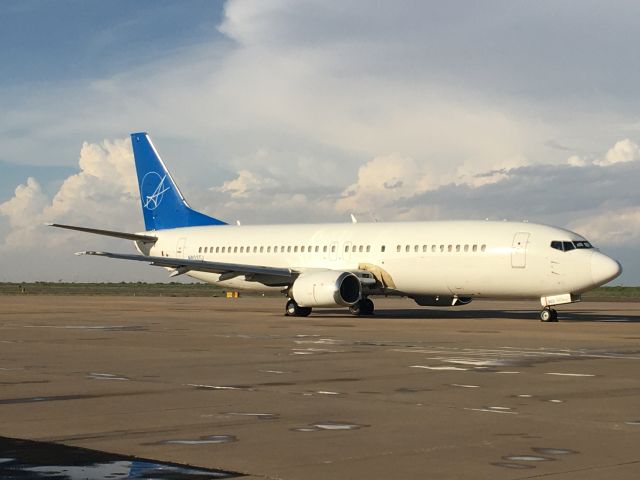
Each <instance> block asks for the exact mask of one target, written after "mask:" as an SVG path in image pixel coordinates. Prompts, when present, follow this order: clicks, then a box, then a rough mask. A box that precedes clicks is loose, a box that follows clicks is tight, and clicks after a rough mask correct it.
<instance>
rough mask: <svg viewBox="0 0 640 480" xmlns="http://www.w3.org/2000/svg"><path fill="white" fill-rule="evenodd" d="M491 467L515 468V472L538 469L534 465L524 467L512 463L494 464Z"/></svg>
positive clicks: (520, 464)
mask: <svg viewBox="0 0 640 480" xmlns="http://www.w3.org/2000/svg"><path fill="white" fill-rule="evenodd" d="M491 465H494V466H496V467H504V468H513V469H514V470H526V469H530V468H536V467H534V466H533V465H523V464H522V463H512V462H493V463H491Z"/></svg>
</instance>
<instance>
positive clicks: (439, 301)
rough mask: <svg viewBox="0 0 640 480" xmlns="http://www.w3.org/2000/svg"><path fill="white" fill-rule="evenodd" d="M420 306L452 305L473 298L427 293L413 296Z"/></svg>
mask: <svg viewBox="0 0 640 480" xmlns="http://www.w3.org/2000/svg"><path fill="white" fill-rule="evenodd" d="M413 299H414V300H415V302H416V303H417V304H418V305H420V306H421V307H453V306H455V305H467V304H468V303H471V300H473V299H472V298H471V297H457V296H456V297H453V296H447V295H428V296H424V297H413Z"/></svg>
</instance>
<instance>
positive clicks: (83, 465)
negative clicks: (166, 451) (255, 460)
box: [0, 437, 244, 480]
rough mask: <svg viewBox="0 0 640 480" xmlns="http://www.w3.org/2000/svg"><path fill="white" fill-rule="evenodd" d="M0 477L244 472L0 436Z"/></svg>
mask: <svg viewBox="0 0 640 480" xmlns="http://www.w3.org/2000/svg"><path fill="white" fill-rule="evenodd" d="M0 451H1V452H3V453H2V455H3V458H0V478H7V479H10V478H16V479H18V478H24V479H32V480H37V479H52V480H103V479H113V478H122V479H125V478H126V479H132V480H133V479H145V478H146V479H150V478H155V479H163V480H196V479H198V480H203V479H213V478H234V477H241V476H244V475H243V474H240V473H235V472H227V471H224V470H212V469H205V468H199V467H190V466H188V465H179V464H175V463H165V462H159V461H155V460H148V459H141V458H137V457H129V456H125V455H116V454H111V453H106V452H101V451H98V450H88V449H85V448H78V447H68V446H66V445H59V444H55V443H45V442H34V441H31V440H18V439H12V438H4V437H0Z"/></svg>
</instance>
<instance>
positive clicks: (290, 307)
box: [284, 298, 311, 317]
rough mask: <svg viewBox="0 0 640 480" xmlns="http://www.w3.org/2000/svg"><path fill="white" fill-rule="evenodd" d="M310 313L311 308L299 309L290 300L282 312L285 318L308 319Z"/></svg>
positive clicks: (296, 304) (295, 303)
mask: <svg viewBox="0 0 640 480" xmlns="http://www.w3.org/2000/svg"><path fill="white" fill-rule="evenodd" d="M310 313H311V307H301V306H300V305H298V303H297V302H296V301H295V300H294V299H292V298H290V299H289V300H288V301H287V306H286V308H285V310H284V314H285V315H286V316H287V317H308V316H309V314H310Z"/></svg>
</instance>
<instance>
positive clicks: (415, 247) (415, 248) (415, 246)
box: [413, 245, 420, 253]
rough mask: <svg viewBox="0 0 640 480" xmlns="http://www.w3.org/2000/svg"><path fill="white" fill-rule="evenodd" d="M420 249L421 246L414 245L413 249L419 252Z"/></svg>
mask: <svg viewBox="0 0 640 480" xmlns="http://www.w3.org/2000/svg"><path fill="white" fill-rule="evenodd" d="M419 250H420V247H418V245H414V246H413V251H414V252H416V253H418V251H419Z"/></svg>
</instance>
